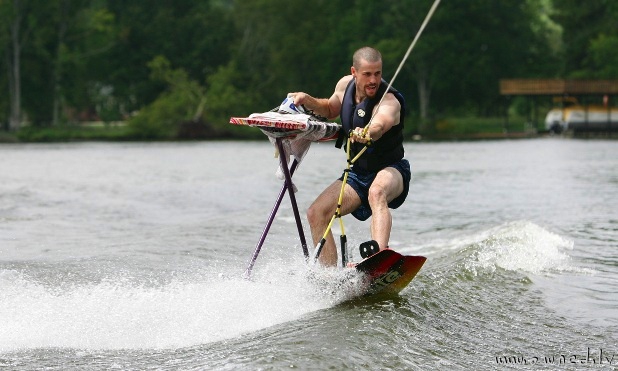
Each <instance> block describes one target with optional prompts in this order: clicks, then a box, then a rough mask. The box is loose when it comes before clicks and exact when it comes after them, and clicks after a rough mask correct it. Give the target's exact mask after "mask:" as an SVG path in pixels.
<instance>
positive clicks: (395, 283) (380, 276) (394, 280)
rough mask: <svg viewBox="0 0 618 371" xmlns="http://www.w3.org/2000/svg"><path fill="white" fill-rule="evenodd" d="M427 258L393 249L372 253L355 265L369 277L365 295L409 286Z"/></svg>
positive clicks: (395, 291)
mask: <svg viewBox="0 0 618 371" xmlns="http://www.w3.org/2000/svg"><path fill="white" fill-rule="evenodd" d="M426 260H427V258H425V257H424V256H409V255H401V254H399V253H398V252H396V251H393V250H391V249H385V250H381V251H379V252H377V253H375V254H373V255H371V256H370V257H368V258H366V259H365V260H363V261H361V262H360V263H358V264H357V265H356V267H355V268H356V270H357V271H359V272H362V273H364V274H365V275H366V277H367V285H368V286H367V289H366V291H365V294H364V296H368V295H375V294H385V295H393V294H397V293H399V292H400V291H401V290H403V289H404V288H405V287H406V286H408V284H409V283H410V281H412V279H413V278H414V276H416V274H417V273H418V271H419V270H420V269H421V267H422V266H423V264H424V263H425V261H426Z"/></svg>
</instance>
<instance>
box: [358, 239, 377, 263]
mask: <svg viewBox="0 0 618 371" xmlns="http://www.w3.org/2000/svg"><path fill="white" fill-rule="evenodd" d="M378 251H380V246H379V245H378V243H377V242H376V241H375V240H371V241H367V242H363V243H361V244H360V256H361V257H362V258H363V259H367V258H368V257H370V256H371V255H373V254H375V253H377V252H378Z"/></svg>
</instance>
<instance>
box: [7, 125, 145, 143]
mask: <svg viewBox="0 0 618 371" xmlns="http://www.w3.org/2000/svg"><path fill="white" fill-rule="evenodd" d="M6 139H7V140H6V141H9V139H11V138H10V137H7V138H6ZM14 139H18V140H19V141H21V142H65V141H67V140H69V141H71V140H75V141H83V140H97V141H106V140H109V141H118V140H131V139H136V138H135V137H133V133H132V132H131V131H130V130H129V128H128V127H126V126H124V125H122V126H115V125H107V126H81V125H60V126H56V127H44V128H41V127H35V126H26V127H24V128H21V129H20V130H19V131H18V132H17V134H16V136H15V138H14ZM1 141H2V138H1V137H0V142H1Z"/></svg>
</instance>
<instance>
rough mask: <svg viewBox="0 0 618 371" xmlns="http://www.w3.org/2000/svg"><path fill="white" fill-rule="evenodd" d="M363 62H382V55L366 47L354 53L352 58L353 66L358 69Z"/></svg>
mask: <svg viewBox="0 0 618 371" xmlns="http://www.w3.org/2000/svg"><path fill="white" fill-rule="evenodd" d="M361 60H364V61H367V62H369V63H376V62H382V54H380V52H379V51H378V50H377V49H374V48H372V47H370V46H365V47H362V48H360V49H358V50H357V51H355V52H354V55H353V56H352V66H354V68H356V69H358V68H359V67H360V64H361Z"/></svg>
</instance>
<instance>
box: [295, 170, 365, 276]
mask: <svg viewBox="0 0 618 371" xmlns="http://www.w3.org/2000/svg"><path fill="white" fill-rule="evenodd" d="M340 192H341V181H340V180H336V181H334V182H333V183H332V184H331V185H330V186H328V187H327V188H326V189H325V190H324V191H323V192H322V193H321V194H320V195H319V196H318V197H317V198H316V199H315V201H313V204H311V206H310V207H309V209H308V210H307V219H308V220H309V226H310V227H311V237H312V238H313V244H314V246H318V244H319V243H320V241H321V240H322V237H324V232H325V231H326V228H327V227H328V223H330V220H331V219H332V217H333V215H334V214H335V210H336V209H337V201H338V200H339V194H340ZM360 204H361V201H360V198H359V197H358V194H356V191H354V189H353V188H352V187H350V186H349V185H347V184H346V186H345V189H344V195H343V202H342V205H341V210H340V211H341V215H342V216H343V215H346V214H349V213H350V212H352V211H353V210H356V209H357V208H358V207H359V206H360ZM318 259H319V261H320V263H321V264H322V265H324V266H335V265H337V248H336V246H335V239H334V238H333V234H332V232H331V231H328V235H327V236H326V242H325V243H324V247H323V248H322V251H321V252H320V256H319V258H318Z"/></svg>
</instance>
